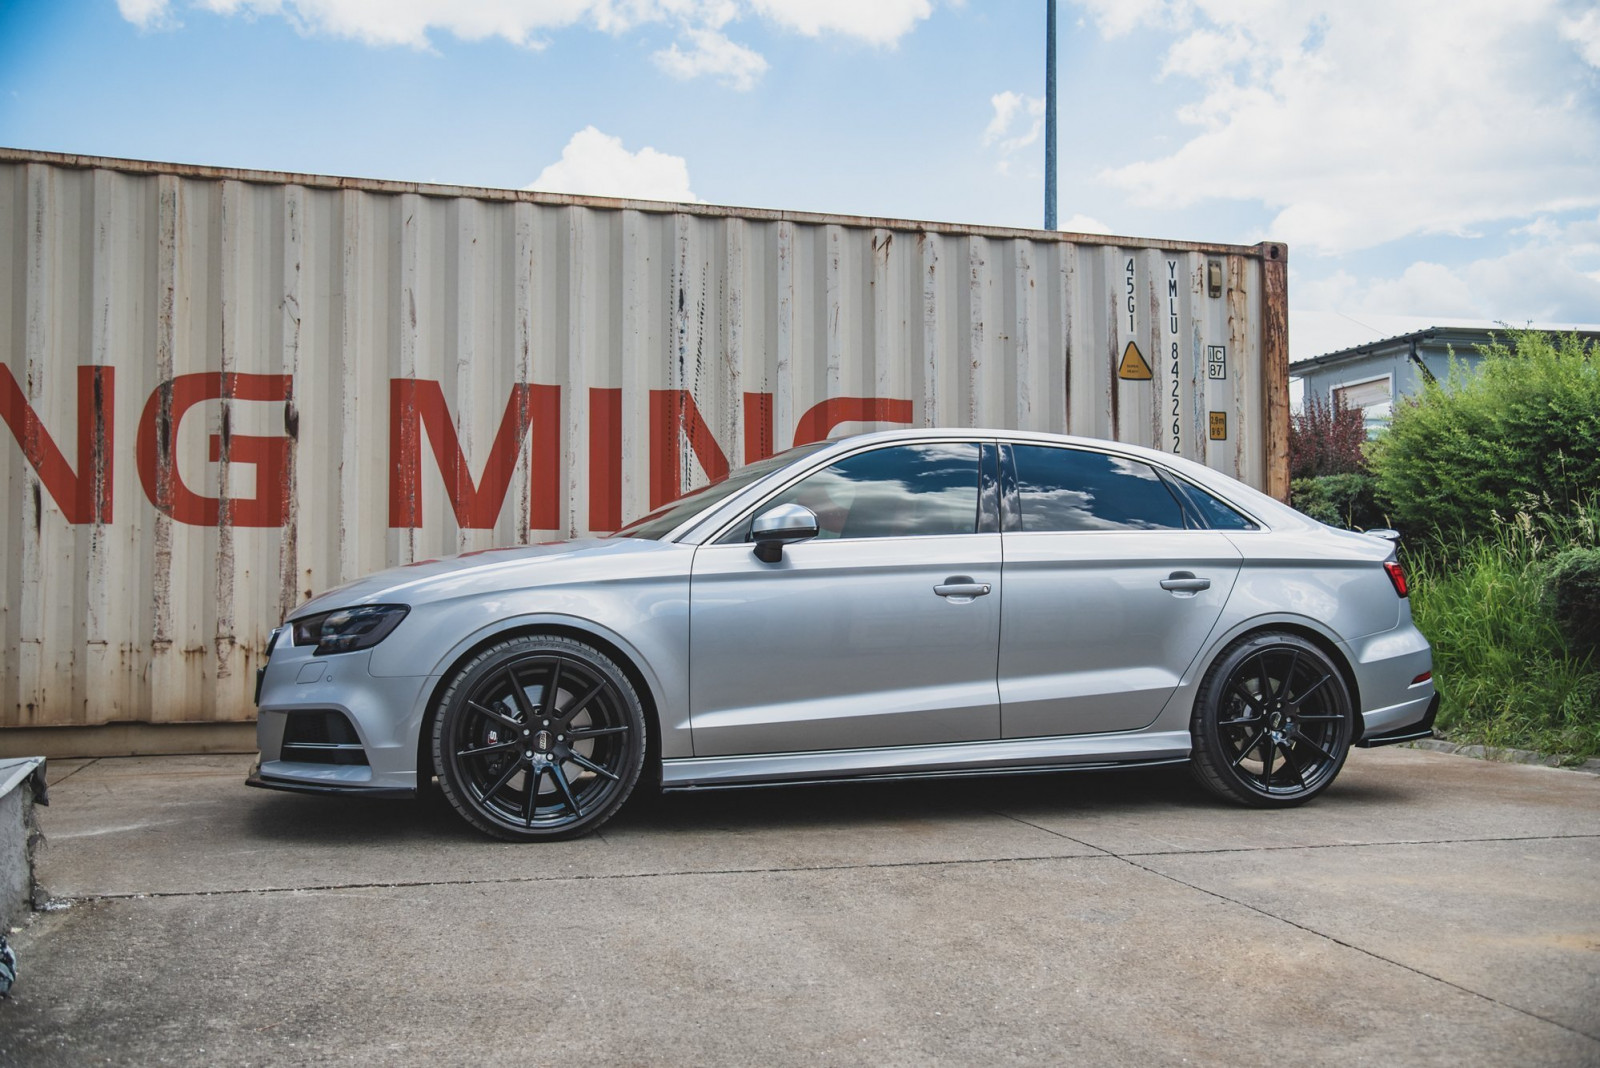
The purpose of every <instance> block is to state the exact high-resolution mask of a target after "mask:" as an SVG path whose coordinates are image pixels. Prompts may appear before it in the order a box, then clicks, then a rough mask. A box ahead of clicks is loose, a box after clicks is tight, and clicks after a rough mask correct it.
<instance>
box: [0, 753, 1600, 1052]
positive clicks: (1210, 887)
mask: <svg viewBox="0 0 1600 1068" xmlns="http://www.w3.org/2000/svg"><path fill="white" fill-rule="evenodd" d="M249 763H250V761H249V759H248V758H243V757H217V756H209V757H184V758H140V759H123V760H98V761H80V762H52V764H51V765H50V768H51V778H52V783H51V787H50V797H51V806H50V807H49V808H48V809H45V810H42V812H41V816H42V820H43V823H44V829H45V832H46V834H47V836H48V845H47V847H46V849H45V851H44V855H43V863H42V869H41V880H42V881H43V883H44V884H45V886H46V887H47V888H48V889H49V890H50V891H51V892H52V893H53V894H54V895H55V896H56V897H58V898H60V899H63V900H64V901H69V902H70V907H68V908H64V909H60V910H58V911H54V912H50V913H45V914H42V915H40V916H38V917H37V918H36V919H35V921H34V922H33V923H32V924H31V926H29V927H28V928H27V929H26V930H25V931H23V932H22V933H21V934H20V935H18V936H17V937H16V938H15V944H16V946H17V948H18V952H19V956H20V963H21V969H22V970H21V976H20V979H19V982H18V985H17V986H16V988H15V989H14V990H13V996H12V1000H11V1001H9V1002H6V1003H3V1004H0V1063H4V1064H28V1065H41V1064H42V1065H51V1064H63V1065H65V1064H74V1065H76V1064H85V1063H91V1062H94V1063H99V1062H102V1061H104V1062H111V1063H125V1064H216V1063H227V1064H268V1063H273V1064H280V1063H287V1064H307V1063H310V1064H324V1063H361V1064H372V1063H416V1062H421V1061H424V1060H426V1061H432V1062H440V1063H445V1064H474V1065H478V1064H488V1065H494V1064H502V1063H507V1064H509V1063H513V1062H516V1063H535V1064H558V1063H572V1062H576V1061H585V1062H590V1063H600V1064H613V1063H624V1064H647V1063H672V1064H767V1063H770V1064H799V1063H853V1064H862V1063H871V1064H908V1065H909V1064H917V1065H922V1064H937V1063H960V1064H966V1063H979V1062H982V1063H1028V1064H1041V1063H1088V1064H1104V1063H1113V1062H1117V1063H1121V1062H1128V1063H1137V1064H1141V1065H1146V1064H1181V1063H1196V1064H1224V1063H1225V1064H1229V1065H1256V1064H1260V1065H1266V1064H1285V1063H1289V1064H1296V1065H1319V1064H1328V1065H1335V1064H1337V1065H1353V1064H1363V1063H1365V1064H1380V1065H1400V1064H1449V1065H1452V1066H1459V1065H1462V1064H1471V1065H1486V1064H1518V1065H1523V1064H1574V1065H1577V1064H1587V1065H1597V1064H1600V777H1596V776H1593V775H1587V774H1582V773H1578V772H1571V771H1557V770H1551V769H1547V768H1539V767H1525V766H1516V765H1504V764H1493V763H1486V762H1483V761H1475V760H1471V759H1468V758H1465V757H1459V756H1449V755H1444V754H1439V753H1430V752H1422V751H1417V750H1404V749H1385V750H1376V751H1371V752H1366V751H1360V750H1358V751H1356V752H1355V753H1353V754H1352V756H1351V759H1350V763H1349V766H1348V767H1347V768H1346V770H1345V772H1344V774H1343V776H1342V777H1341V778H1340V780H1339V782H1338V783H1337V784H1335V786H1334V787H1333V789H1331V790H1330V791H1329V792H1328V793H1327V794H1326V795H1324V796H1323V797H1322V798H1321V799H1319V800H1318V801H1316V802H1314V803H1313V804H1311V805H1309V806H1306V807H1304V808H1301V809H1295V810H1290V811H1283V812H1256V811H1249V810H1244V809H1238V808H1232V807H1228V806H1225V805H1222V804H1219V803H1216V802H1213V801H1211V800H1209V799H1208V798H1206V797H1205V796H1203V795H1202V794H1200V793H1199V792H1198V790H1197V789H1195V788H1194V787H1192V786H1191V785H1190V784H1189V782H1188V780H1187V777H1186V776H1185V775H1184V774H1183V773H1182V771H1181V770H1178V771H1173V770H1154V771H1141V772H1118V773H1094V774H1079V775H1050V776H1041V777H1035V778H1011V779H996V780H986V781H985V780H970V781H959V782H958V781H941V782H925V783H915V784H899V785H876V786H874V785H854V786H836V787H810V788H791V789H782V790H767V791H745V792H719V793H705V794H693V795H682V794H680V795H672V796H668V797H665V798H659V799H648V800H647V801H646V803H641V804H633V805H631V806H630V808H629V809H628V810H626V811H625V812H624V813H623V814H622V815H621V816H620V817H619V818H618V819H617V820H616V821H614V822H613V823H612V824H611V825H609V826H608V827H607V828H606V830H605V832H604V833H603V834H601V835H597V836H594V837H591V838H588V839H585V840H581V841H577V842H569V843H559V844H552V845H539V846H516V845H508V844H503V843H498V842H493V841H490V840H488V839H484V838H481V837H479V836H478V835H477V834H476V833H475V832H473V831H471V830H470V829H469V828H467V827H466V826H465V825H464V824H462V823H460V822H458V821H457V819H456V818H455V817H454V815H453V814H452V813H451V812H450V810H449V809H448V807H447V806H446V805H445V804H444V803H443V801H442V800H440V799H438V797H437V796H435V797H433V798H432V799H430V800H427V801H423V802H417V803H407V802H376V801H356V800H351V799H333V798H315V797H299V796H295V795H289V794H277V793H268V792H264V791H256V790H247V789H245V788H244V786H243V779H244V774H245V771H246V769H247V767H248V766H249Z"/></svg>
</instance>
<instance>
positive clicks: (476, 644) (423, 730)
mask: <svg viewBox="0 0 1600 1068" xmlns="http://www.w3.org/2000/svg"><path fill="white" fill-rule="evenodd" d="M542 636H551V637H561V638H572V639H574V640H576V641H581V642H584V643H586V644H588V645H592V646H594V647H595V648H596V649H598V650H599V651H600V652H602V653H604V654H605V655H606V657H607V658H609V659H610V660H611V661H612V662H613V663H614V664H616V665H617V667H618V668H619V669H620V670H621V671H622V673H623V674H624V675H626V676H627V678H628V682H630V683H631V684H632V685H633V689H634V692H635V693H637V694H638V695H639V704H640V706H641V709H642V711H643V712H644V728H645V754H644V759H645V769H646V771H647V772H648V773H649V774H650V775H652V776H654V775H656V774H658V770H657V769H659V768H660V765H661V711H660V697H659V695H658V694H657V692H656V687H655V686H654V685H653V680H652V679H651V678H650V677H649V676H648V675H647V674H646V673H645V671H644V670H643V669H642V668H641V667H640V666H639V664H638V663H637V657H638V654H637V653H635V652H633V651H632V650H629V649H628V648H626V647H625V646H623V645H622V644H621V643H620V641H618V640H614V639H613V637H612V636H609V635H607V634H606V633H605V632H604V631H603V630H600V629H599V628H590V627H585V626H582V625H580V624H579V623H577V622H575V621H570V620H564V619H562V620H538V621H531V620H523V621H518V622H516V623H512V624H511V625H509V626H505V627H503V628H501V629H498V630H493V631H490V632H488V633H485V634H480V635H477V636H475V637H473V638H469V639H468V640H467V641H466V642H465V643H463V645H461V646H458V647H457V648H456V649H455V650H454V651H453V653H452V654H451V655H449V656H448V657H447V660H446V662H445V663H444V666H443V668H441V670H440V672H439V674H438V676H437V678H436V680H435V681H434V684H433V687H432V689H431V690H430V691H429V693H428V699H427V703H426V705H425V706H424V710H423V715H422V718H421V720H420V722H419V724H418V728H417V743H416V745H417V787H418V789H419V790H420V789H421V788H422V787H423V786H424V785H426V784H427V783H428V782H429V781H430V780H431V779H432V776H433V775H435V774H436V773H437V769H436V768H435V767H434V764H433V753H432V748H433V747H432V745H430V744H429V741H428V740H429V739H430V738H432V737H433V723H434V720H435V719H437V718H438V715H439V704H440V700H441V699H442V698H443V697H444V693H445V691H446V690H448V689H449V688H450V683H451V681H452V680H453V679H454V678H455V675H456V672H458V671H459V670H460V669H461V666H462V665H463V664H465V663H467V662H468V661H469V660H471V659H472V658H473V657H475V656H477V655H478V654H479V653H481V652H483V651H484V650H485V649H487V648H489V647H490V646H491V645H494V644H495V643H497V642H503V641H505V640H506V639H508V638H522V637H542Z"/></svg>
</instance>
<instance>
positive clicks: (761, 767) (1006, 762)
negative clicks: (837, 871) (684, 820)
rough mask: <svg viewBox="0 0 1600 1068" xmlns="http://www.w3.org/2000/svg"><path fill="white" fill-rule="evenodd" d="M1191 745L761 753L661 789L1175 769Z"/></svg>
mask: <svg viewBox="0 0 1600 1068" xmlns="http://www.w3.org/2000/svg"><path fill="white" fill-rule="evenodd" d="M1190 744H1191V743H1190V738H1189V732H1188V731H1162V732H1156V733H1151V734H1092V735H1090V734H1081V735H1071V736H1068V737H1062V738H1008V739H1001V740H997V741H982V742H955V743H949V744H944V745H912V746H897V747H891V748H884V749H840V750H829V751H825V752H812V753H772V754H765V755H762V756H720V757H689V758H685V759H681V760H663V761H662V762H661V788H662V789H663V790H689V789H705V788H713V787H721V786H777V785H787V784H796V785H798V784H801V783H812V782H836V781H839V780H844V779H852V780H860V779H879V780H882V779H891V780H892V779H921V778H936V777H944V776H962V775H994V774H1022V773H1030V772H1046V771H1070V770H1080V771H1082V770H1091V769H1099V770H1103V769H1106V768H1114V767H1125V766H1128V765H1152V764H1180V763H1183V762H1185V761H1187V760H1188V759H1189V748H1190Z"/></svg>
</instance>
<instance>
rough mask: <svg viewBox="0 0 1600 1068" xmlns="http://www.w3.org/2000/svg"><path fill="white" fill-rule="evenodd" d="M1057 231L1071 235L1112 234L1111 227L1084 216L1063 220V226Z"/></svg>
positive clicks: (1058, 227)
mask: <svg viewBox="0 0 1600 1068" xmlns="http://www.w3.org/2000/svg"><path fill="white" fill-rule="evenodd" d="M1056 229H1058V230H1065V231H1066V232H1067V233H1069V234H1109V233H1111V232H1112V230H1111V227H1109V226H1107V225H1106V224H1105V223H1103V222H1101V221H1100V220H1099V219H1096V218H1094V217H1092V216H1089V215H1082V214H1079V215H1074V216H1072V217H1071V218H1068V219H1063V220H1061V224H1060V225H1059V226H1057V227H1056Z"/></svg>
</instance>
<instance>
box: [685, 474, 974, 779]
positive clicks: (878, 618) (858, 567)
mask: <svg viewBox="0 0 1600 1068" xmlns="http://www.w3.org/2000/svg"><path fill="white" fill-rule="evenodd" d="M991 451H992V450H991ZM982 455H983V450H982V449H981V447H980V446H979V445H977V444H975V443H970V442H932V443H926V444H897V445H890V446H881V447H879V448H876V449H872V450H869V451H865V452H860V453H856V454H854V455H851V456H848V457H846V458H844V459H842V460H839V461H837V462H835V463H834V464H832V465H830V466H828V467H826V468H824V469H823V470H821V471H819V472H816V473H814V474H812V475H810V476H808V477H807V478H806V479H804V480H803V481H801V482H799V483H798V484H796V485H794V486H791V487H789V488H788V489H786V490H783V491H781V492H779V493H778V494H776V495H774V496H773V497H772V498H771V499H769V500H768V501H766V502H764V503H763V504H762V505H760V506H758V507H757V508H756V509H755V511H754V512H753V513H752V515H754V514H759V513H760V512H763V511H765V510H767V509H768V508H771V507H774V506H775V505H778V504H784V503H791V502H794V503H800V504H804V505H806V507H808V508H811V509H812V510H813V511H814V512H816V513H817V516H818V526H819V529H820V533H819V536H818V537H817V538H815V539H812V540H810V541H805V542H800V543H797V544H792V545H789V546H786V547H785V549H784V552H783V557H782V559H781V560H779V561H778V562H776V563H770V564H769V563H763V562H762V561H761V560H759V559H757V558H756V556H755V553H754V552H753V551H752V547H751V545H750V544H749V543H748V542H747V541H745V540H743V536H742V534H741V533H740V532H736V533H735V534H734V535H732V536H730V537H726V538H724V539H722V540H721V541H720V542H718V543H713V544H708V545H703V546H701V547H700V548H699V549H698V550H697V551H696V554H695V562H694V575H693V579H692V581H691V585H690V628H689V631H690V638H689V656H690V682H689V694H690V708H691V716H692V721H691V725H692V728H693V733H694V748H695V754H696V755H697V756H723V755H732V754H752V753H771V752H807V751H817V750H830V749H863V748H878V747H883V746H903V745H924V744H932V743H939V742H960V741H974V740H981V739H993V738H998V737H999V732H1000V717H999V696H998V692H997V689H996V684H995V658H996V652H997V643H998V639H999V632H1000V601H1001V597H1000V582H1001V574H1000V564H1001V561H1000V534H999V532H998V529H997V528H998V519H997V517H991V518H990V519H988V520H987V521H986V518H985V513H986V510H987V509H989V508H993V504H992V501H990V503H989V504H988V505H987V506H986V505H985V504H984V503H983V499H984V498H985V496H986V495H984V494H982V493H981V492H980V473H979V469H980V463H979V460H980V456H982ZM742 529H748V523H746V524H744V525H743V527H742Z"/></svg>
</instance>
